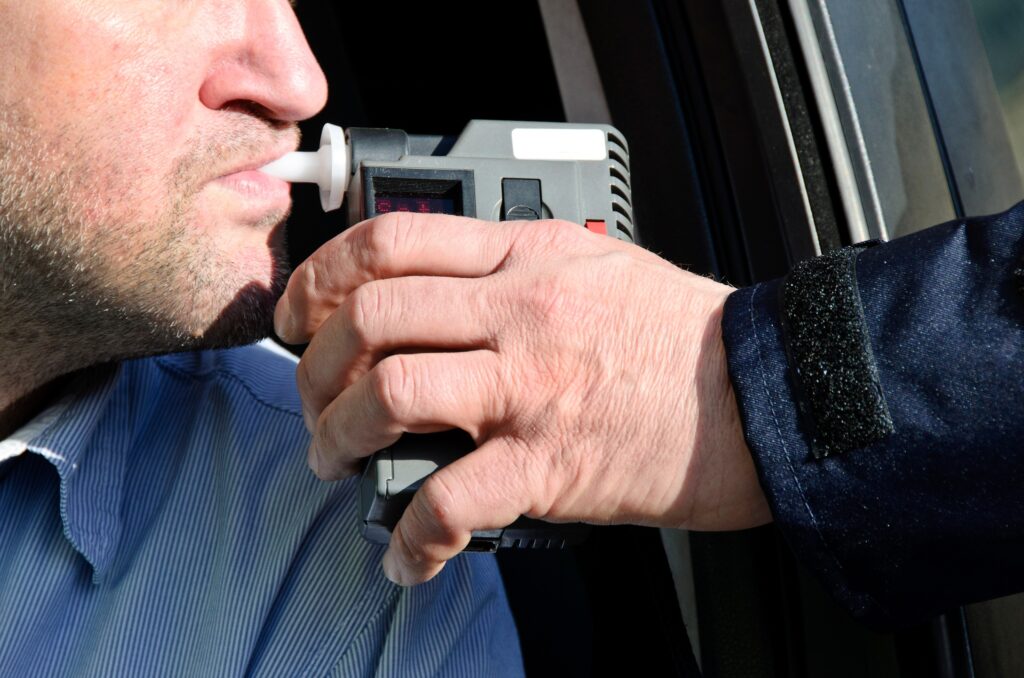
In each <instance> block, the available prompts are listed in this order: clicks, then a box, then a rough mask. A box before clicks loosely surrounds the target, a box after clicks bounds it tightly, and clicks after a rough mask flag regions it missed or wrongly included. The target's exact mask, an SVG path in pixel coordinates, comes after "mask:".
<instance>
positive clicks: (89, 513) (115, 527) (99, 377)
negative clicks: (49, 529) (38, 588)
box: [0, 365, 124, 581]
mask: <svg viewBox="0 0 1024 678" xmlns="http://www.w3.org/2000/svg"><path fill="white" fill-rule="evenodd" d="M119 374H120V367H119V366H116V365H105V366H100V367H95V368H90V369H87V370H84V371H82V372H80V373H79V374H77V375H76V376H75V377H74V378H73V379H72V381H71V383H70V384H69V385H68V386H67V388H66V389H65V390H64V392H63V393H62V395H61V396H60V397H59V398H58V399H57V401H56V402H55V403H54V404H53V405H51V406H50V407H48V408H47V409H46V410H44V411H43V412H42V413H40V414H39V415H38V416H36V417H35V418H34V419H32V421H30V422H29V423H28V424H26V425H25V426H23V427H22V428H21V429H19V430H18V431H16V432H15V433H14V434H13V435H11V436H10V437H9V438H8V439H7V440H5V441H3V442H2V443H0V461H3V460H4V459H8V458H11V457H14V456H17V455H19V454H22V453H24V452H26V451H27V452H31V453H34V454H37V455H39V456H41V457H43V458H45V459H47V460H48V461H49V462H50V463H51V464H53V467H54V468H55V469H56V470H57V474H58V476H59V477H60V516H61V522H62V524H63V527H64V535H65V536H66V537H67V539H68V541H69V542H71V545H72V546H73V547H74V548H75V550H77V551H78V552H79V553H80V554H81V555H82V557H84V558H85V559H86V560H87V561H88V562H89V563H90V564H91V565H92V568H93V577H94V580H96V581H98V580H99V579H100V578H101V576H102V574H103V572H104V570H105V569H106V568H107V566H109V564H110V562H111V560H112V559H113V556H114V554H115V552H116V547H117V543H118V540H119V538H120V533H121V497H122V496H123V481H124V459H123V456H122V455H120V454H116V453H115V452H117V451H116V450H109V449H103V447H104V445H103V440H101V439H100V440H98V439H97V438H102V436H97V429H98V428H99V424H100V422H101V420H102V419H103V416H104V414H105V412H106V411H107V409H108V404H109V401H110V399H111V396H112V394H113V392H114V389H115V386H116V383H117V380H118V376H119Z"/></svg>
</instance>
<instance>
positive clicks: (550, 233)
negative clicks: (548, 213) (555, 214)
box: [540, 219, 582, 250]
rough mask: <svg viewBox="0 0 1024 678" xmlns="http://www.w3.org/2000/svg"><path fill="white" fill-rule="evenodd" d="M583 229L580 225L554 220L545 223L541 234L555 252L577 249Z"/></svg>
mask: <svg viewBox="0 0 1024 678" xmlns="http://www.w3.org/2000/svg"><path fill="white" fill-rule="evenodd" d="M581 231H582V229H581V228H580V226H579V224H573V223H570V222H568V221H563V220H561V219H552V220H549V221H545V222H543V227H542V228H541V230H540V233H541V234H543V236H544V238H545V240H546V242H547V244H548V245H549V246H550V247H552V248H553V249H555V250H572V249H576V247H577V242H578V241H579V238H580V235H581Z"/></svg>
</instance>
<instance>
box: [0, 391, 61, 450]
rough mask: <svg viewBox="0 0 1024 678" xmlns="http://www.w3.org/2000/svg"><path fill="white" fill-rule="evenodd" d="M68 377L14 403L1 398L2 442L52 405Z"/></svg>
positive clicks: (0, 424) (0, 427)
mask: <svg viewBox="0 0 1024 678" xmlns="http://www.w3.org/2000/svg"><path fill="white" fill-rule="evenodd" d="M66 380H67V376H63V377H58V378H56V379H54V380H52V381H50V382H48V383H46V384H43V385H42V386H39V387H37V388H35V389H33V390H32V391H29V392H28V393H25V394H24V395H22V396H21V397H18V398H16V399H15V400H13V401H8V400H6V399H3V398H2V397H0V403H7V404H6V405H3V404H0V440H4V439H5V438H7V437H8V436H9V435H11V434H12V433H14V432H15V431H17V430H18V429H19V428H21V427H22V426H24V425H25V424H26V423H27V422H29V421H30V420H31V419H32V418H33V417H35V416H36V415H37V414H39V413H40V412H41V411H42V410H43V409H45V407H46V406H47V405H48V404H49V403H50V401H51V400H52V399H53V397H54V396H55V395H56V394H57V393H58V392H59V391H60V388H61V386H63V385H64V383H65V381H66Z"/></svg>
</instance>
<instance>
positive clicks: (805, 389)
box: [781, 246, 893, 458]
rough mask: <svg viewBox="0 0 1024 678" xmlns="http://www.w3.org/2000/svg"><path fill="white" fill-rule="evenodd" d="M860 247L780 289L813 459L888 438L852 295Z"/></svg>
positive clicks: (800, 269)
mask: <svg viewBox="0 0 1024 678" xmlns="http://www.w3.org/2000/svg"><path fill="white" fill-rule="evenodd" d="M862 249H863V246H858V247H847V248H844V249H841V250H838V251H836V252H831V253H829V254H826V255H824V256H822V257H818V258H817V259H812V260H810V261H804V262H801V263H800V264H797V266H796V267H795V268H794V269H793V271H792V272H791V273H790V274H789V276H788V277H787V278H786V281H785V282H784V283H783V285H782V288H781V289H782V292H781V294H782V326H783V332H784V334H785V337H786V346H787V352H788V358H789V362H790V366H791V368H792V371H793V374H794V375H795V382H796V384H795V386H796V389H797V395H798V397H797V400H798V404H799V409H800V415H801V419H802V420H803V422H804V424H805V426H806V427H807V429H808V431H810V433H811V435H810V437H811V440H812V444H811V450H812V452H813V453H814V456H815V457H819V458H820V457H824V456H828V455H830V454H835V453H839V452H846V451H848V450H852V449H855V448H859V447H865V446H867V445H870V444H872V443H875V442H877V441H879V440H881V439H882V438H884V437H885V436H887V435H889V434H890V433H892V431H893V423H892V417H891V416H890V414H889V408H888V407H887V406H886V403H885V397H884V395H883V394H882V385H881V383H880V382H879V379H878V368H877V367H876V366H875V360H874V356H873V354H872V352H871V341H870V339H869V337H868V332H867V326H866V325H865V323H864V309H863V308H862V306H861V300H860V292H859V291H858V289H857V272H856V261H857V255H858V254H860V252H861V251H862Z"/></svg>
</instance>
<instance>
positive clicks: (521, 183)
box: [501, 179, 544, 221]
mask: <svg viewBox="0 0 1024 678" xmlns="http://www.w3.org/2000/svg"><path fill="white" fill-rule="evenodd" d="M543 212H544V208H543V203H542V201H541V195H540V179H502V180H501V220H502V221H534V220H536V219H540V215H541V214H543Z"/></svg>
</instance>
